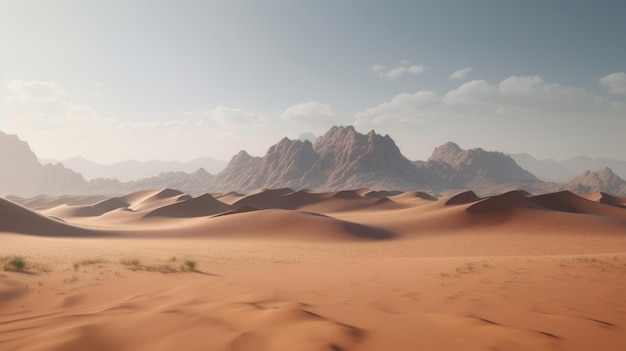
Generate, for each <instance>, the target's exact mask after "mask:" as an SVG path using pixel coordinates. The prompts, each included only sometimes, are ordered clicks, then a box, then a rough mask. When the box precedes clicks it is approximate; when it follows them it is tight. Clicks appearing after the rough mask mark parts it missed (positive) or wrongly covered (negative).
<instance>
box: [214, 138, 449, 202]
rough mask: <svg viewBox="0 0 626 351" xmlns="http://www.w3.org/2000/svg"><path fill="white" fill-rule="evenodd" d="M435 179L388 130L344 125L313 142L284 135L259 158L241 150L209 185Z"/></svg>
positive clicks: (390, 185)
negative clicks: (383, 133) (363, 130)
mask: <svg viewBox="0 0 626 351" xmlns="http://www.w3.org/2000/svg"><path fill="white" fill-rule="evenodd" d="M438 183H439V182H438V181H437V180H436V179H434V178H432V177H428V176H427V175H426V172H424V174H422V172H420V170H418V169H417V167H416V166H415V165H413V164H412V163H411V161H409V160H408V159H406V158H405V157H404V156H402V153H401V152H400V150H399V149H398V147H397V146H396V144H395V142H394V141H393V140H392V139H391V137H389V136H388V135H386V136H381V135H379V134H376V133H375V132H374V131H373V130H372V131H370V132H369V133H368V134H367V135H364V134H360V133H358V132H357V131H356V130H355V129H354V128H353V127H351V126H348V127H333V128H331V129H330V130H329V131H328V132H327V133H326V134H324V135H323V136H321V137H319V138H317V140H316V141H315V143H314V144H311V142H310V141H308V140H304V141H301V140H290V139H288V138H284V139H282V140H281V141H280V142H278V144H276V145H274V146H272V147H271V148H270V149H269V150H268V151H267V153H266V154H265V155H264V156H263V157H262V158H254V157H251V156H249V155H248V154H246V153H245V152H240V153H239V154H238V155H236V156H235V157H233V159H232V160H231V162H230V163H229V165H228V166H227V167H226V169H225V170H224V171H222V172H220V173H219V174H218V175H217V177H216V179H215V182H214V184H213V186H214V190H215V191H223V190H224V189H228V190H236V191H243V192H246V191H250V190H254V189H259V188H279V187H290V188H293V189H303V188H315V189H318V190H339V189H353V188H361V187H370V188H378V189H417V188H420V187H430V186H432V185H433V184H438Z"/></svg>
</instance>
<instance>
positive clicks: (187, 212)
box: [0, 188, 626, 351]
mask: <svg viewBox="0 0 626 351" xmlns="http://www.w3.org/2000/svg"><path fill="white" fill-rule="evenodd" d="M59 199H64V200H65V202H63V201H59ZM14 200H16V201H18V200H19V201H20V203H22V204H23V205H20V204H17V203H15V202H13V201H11V200H8V199H0V240H1V242H2V245H1V246H0V264H1V265H2V268H3V269H4V271H2V272H1V273H0V349H2V350H5V349H6V350H59V351H60V350H87V349H88V350H169V349H178V348H181V349H185V350H207V349H208V350H346V351H347V350H388V349H393V350H420V349H427V350H454V349H457V350H484V349H502V350H528V349H532V350H552V349H563V350H589V349H602V350H622V349H623V346H624V345H625V344H626V333H625V332H624V328H626V311H624V309H623V308H622V307H621V306H625V305H626V295H624V294H623V292H624V291H626V279H624V278H625V277H626V208H624V203H625V202H624V199H621V198H618V197H613V196H611V195H608V194H605V193H592V194H586V195H582V196H578V195H574V194H573V193H569V192H559V193H551V194H545V195H540V196H531V195H530V194H528V193H525V192H522V191H511V192H507V193H504V194H500V195H497V196H492V197H486V198H480V197H478V196H477V195H476V194H475V193H473V192H464V193H459V194H457V195H454V196H450V197H446V198H441V199H436V198H434V197H432V196H430V195H429V194H426V193H423V192H417V191H412V192H395V191H373V190H371V189H357V190H346V191H339V192H327V193H323V192H316V191H311V190H300V191H294V190H292V189H289V188H283V189H272V190H268V189H264V190H258V191H255V192H252V193H250V194H238V193H227V194H221V195H220V194H215V195H211V194H204V195H201V196H197V197H192V196H189V195H187V194H184V193H181V192H179V191H177V190H173V189H157V190H144V191H140V192H135V193H132V194H128V195H125V196H121V197H115V198H109V199H103V198H99V197H94V198H92V200H93V201H92V202H85V199H74V198H71V197H56V198H54V199H46V198H42V197H40V198H38V199H37V200H36V201H35V200H30V199H14Z"/></svg>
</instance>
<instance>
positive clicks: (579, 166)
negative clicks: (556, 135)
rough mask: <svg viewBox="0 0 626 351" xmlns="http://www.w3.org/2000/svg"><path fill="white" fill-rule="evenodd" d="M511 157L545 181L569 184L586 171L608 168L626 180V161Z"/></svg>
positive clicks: (583, 157)
mask: <svg viewBox="0 0 626 351" xmlns="http://www.w3.org/2000/svg"><path fill="white" fill-rule="evenodd" d="M509 156H510V157H511V158H513V159H514V160H515V162H517V163H518V164H519V165H520V166H522V167H524V168H525V169H527V170H528V171H530V172H532V173H533V174H535V175H536V176H538V177H539V178H540V179H541V180H545V181H551V182H567V181H569V180H570V179H571V178H573V177H575V176H576V175H577V174H580V173H583V172H585V171H599V170H601V169H603V168H607V167H608V168H610V169H611V170H612V171H613V172H614V173H615V174H616V175H618V176H619V177H620V178H622V179H626V161H620V160H614V159H610V158H590V157H587V156H576V157H573V158H570V159H567V160H563V161H555V160H538V159H536V158H534V157H532V156H531V155H529V154H509Z"/></svg>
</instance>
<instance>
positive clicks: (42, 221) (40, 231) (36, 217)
mask: <svg viewBox="0 0 626 351" xmlns="http://www.w3.org/2000/svg"><path fill="white" fill-rule="evenodd" d="M2 232H10V233H20V234H32V235H40V236H56V237H64V236H74V237H75V236H80V237H89V236H94V235H97V234H98V233H96V232H92V231H89V230H86V229H82V228H79V227H74V226H71V225H68V224H67V223H64V222H63V221H61V220H59V219H55V218H50V217H47V216H44V215H41V214H39V213H36V212H33V211H31V210H29V209H27V208H26V207H22V206H21V205H18V204H16V203H14V202H11V201H9V200H5V199H3V198H0V235H2Z"/></svg>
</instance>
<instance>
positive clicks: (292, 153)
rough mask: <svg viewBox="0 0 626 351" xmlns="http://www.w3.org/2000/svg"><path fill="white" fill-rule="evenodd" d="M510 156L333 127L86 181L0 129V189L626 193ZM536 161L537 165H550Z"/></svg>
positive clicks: (609, 177)
mask: <svg viewBox="0 0 626 351" xmlns="http://www.w3.org/2000/svg"><path fill="white" fill-rule="evenodd" d="M513 156H514V157H513ZM513 156H509V155H506V154H504V153H502V152H495V151H486V150H483V149H481V148H475V149H470V150H463V149H462V148H461V147H460V146H458V145H457V144H455V143H452V142H448V143H446V144H444V145H441V146H439V147H437V148H435V150H434V151H433V153H432V155H431V157H429V159H428V160H426V161H414V162H412V161H410V160H408V159H407V158H406V157H404V156H403V155H402V153H401V151H400V149H399V148H398V146H397V145H396V144H395V142H394V141H393V139H392V138H391V137H390V136H389V135H385V136H382V135H380V134H377V133H376V132H374V131H373V130H372V131H370V132H369V133H367V134H361V133H359V132H357V131H356V130H355V129H354V128H353V127H352V126H345V127H332V128H331V129H330V130H328V131H327V132H326V133H325V134H324V135H322V136H320V137H318V138H316V139H315V141H314V142H311V141H310V140H309V139H307V138H303V140H299V139H297V140H290V139H288V138H283V139H282V140H280V141H279V142H278V143H277V144H275V145H273V146H271V147H270V148H269V149H268V151H267V152H266V154H265V155H263V156H262V157H255V156H251V155H249V154H248V153H247V152H246V151H243V150H242V151H240V152H239V153H238V154H236V155H235V156H234V157H233V158H232V159H231V160H230V162H229V163H228V164H227V165H226V167H225V168H224V169H223V170H221V171H220V172H218V173H217V174H215V175H214V174H212V173H210V172H208V171H207V170H206V169H205V168H204V167H199V168H198V169H197V170H195V171H193V172H184V171H169V172H161V173H159V174H154V175H153V176H151V177H145V178H141V179H136V180H130V181H120V180H118V179H111V178H94V177H95V176H96V175H97V174H91V175H90V177H89V180H86V179H85V178H84V177H83V176H82V175H81V174H80V173H77V172H75V170H72V169H69V168H67V167H66V166H65V165H63V164H60V163H57V164H54V165H51V164H45V165H43V164H41V163H40V162H39V161H38V159H37V156H36V155H35V154H34V153H33V152H32V150H31V149H30V147H29V146H28V144H27V143H26V142H24V141H21V140H19V138H18V137H17V136H15V135H8V134H4V133H2V132H0V162H2V164H3V167H2V168H1V169H0V194H12V195H18V196H33V195H37V194H104V195H117V194H121V193H128V192H132V191H138V190H142V189H154V188H175V189H179V190H181V191H184V192H186V193H189V194H192V195H197V194H202V193H207V192H210V193H226V192H231V191H236V192H244V193H249V192H251V191H253V190H256V189H260V188H267V189H274V188H284V187H289V188H292V189H316V190H321V191H336V190H345V189H357V188H364V187H368V188H371V189H382V190H416V191H425V192H429V193H430V194H433V195H435V196H441V195H449V194H453V193H458V192H461V191H465V190H474V191H476V192H477V193H479V194H481V195H483V196H488V195H492V194H496V193H502V192H504V191H509V190H525V191H528V192H530V193H545V192H554V191H560V190H570V191H573V192H577V193H588V192H605V193H611V194H614V195H618V196H625V195H626V182H625V181H624V180H623V179H622V178H621V177H620V176H618V175H617V174H615V173H614V172H613V171H612V170H611V169H610V168H608V167H603V168H601V169H598V170H597V171H593V170H585V171H584V172H581V173H580V174H579V175H578V176H576V175H574V176H572V177H570V179H569V180H568V181H565V182H554V181H548V182H546V181H544V180H541V178H543V177H542V176H541V175H540V176H537V175H536V174H533V172H532V171H529V170H528V169H525V168H526V167H523V166H521V165H520V164H519V163H518V162H516V161H515V157H517V158H524V157H525V156H520V155H513ZM529 157H530V156H529ZM529 157H526V158H525V159H526V161H527V162H526V164H528V163H529V162H531V163H532V162H534V161H533V160H534V159H532V157H530V158H529ZM203 160H205V161H206V159H203ZM590 160H591V159H590ZM535 161H537V160H535ZM81 162H82V160H81ZM199 162H200V161H199ZM202 162H204V161H202ZM537 162H538V163H537ZM537 162H535V166H536V167H534V168H541V167H538V166H537V165H539V166H541V165H544V164H546V163H547V161H545V162H543V163H542V161H537ZM83 164H85V162H83ZM131 164H132V163H131ZM137 164H141V163H137ZM145 164H146V163H144V165H145ZM579 164H582V163H579ZM127 165H128V164H127ZM616 165H617V166H619V163H616ZM551 167H553V168H555V169H561V170H562V171H563V169H562V167H565V166H559V165H558V164H556V163H555V164H553V165H552V166H551ZM529 168H531V167H529ZM543 169H544V170H545V169H546V168H545V167H544V168H543ZM563 174H565V171H563ZM561 176H562V175H561ZM118 178H119V177H118ZM544 179H545V178H544Z"/></svg>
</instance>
